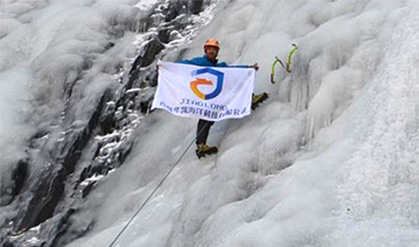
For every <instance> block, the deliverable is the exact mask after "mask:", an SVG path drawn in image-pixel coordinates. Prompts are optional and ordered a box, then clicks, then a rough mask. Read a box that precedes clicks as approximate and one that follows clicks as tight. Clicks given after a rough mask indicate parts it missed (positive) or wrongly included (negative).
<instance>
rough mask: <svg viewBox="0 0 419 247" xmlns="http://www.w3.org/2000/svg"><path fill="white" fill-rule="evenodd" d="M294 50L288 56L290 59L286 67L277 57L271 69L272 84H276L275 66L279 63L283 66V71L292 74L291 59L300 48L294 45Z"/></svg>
mask: <svg viewBox="0 0 419 247" xmlns="http://www.w3.org/2000/svg"><path fill="white" fill-rule="evenodd" d="M292 46H293V48H292V50H291V52H290V53H289V54H288V58H287V64H286V65H285V64H284V63H283V62H282V61H281V59H279V58H278V57H277V56H275V61H274V62H273V63H272V68H271V83H272V84H275V78H274V76H275V65H276V64H277V63H279V64H280V65H281V67H282V68H283V69H285V71H286V72H288V73H291V58H292V55H294V53H295V52H296V51H297V50H298V46H297V45H296V44H292Z"/></svg>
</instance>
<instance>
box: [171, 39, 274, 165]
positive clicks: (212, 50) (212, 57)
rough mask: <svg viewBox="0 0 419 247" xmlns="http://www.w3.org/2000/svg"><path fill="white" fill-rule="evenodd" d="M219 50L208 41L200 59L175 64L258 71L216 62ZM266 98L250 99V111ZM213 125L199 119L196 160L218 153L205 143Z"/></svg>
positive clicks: (256, 97) (210, 122)
mask: <svg viewBox="0 0 419 247" xmlns="http://www.w3.org/2000/svg"><path fill="white" fill-rule="evenodd" d="M219 50H220V43H219V42H218V41H217V40H215V39H212V38H211V39H208V40H207V42H206V43H205V45H204V52H205V55H204V56H202V57H195V58H193V59H191V60H186V59H185V60H180V61H177V63H183V64H191V65H196V66H203V67H235V68H254V69H255V70H258V69H259V66H258V65H257V64H254V65H228V64H227V63H225V62H218V60H217V56H218V52H219ZM267 98H268V94H267V93H262V94H259V95H253V97H252V109H255V108H256V107H257V106H258V104H259V103H261V102H262V101H264V100H265V99H267ZM213 124H214V122H213V121H207V120H204V119H199V121H198V129H197V136H196V145H197V148H196V155H197V156H198V158H201V157H203V156H205V155H207V154H214V153H217V152H218V149H217V147H210V146H208V145H207V144H206V143H207V138H208V134H209V131H210V128H211V126H212V125H213Z"/></svg>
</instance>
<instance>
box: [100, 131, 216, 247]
mask: <svg viewBox="0 0 419 247" xmlns="http://www.w3.org/2000/svg"><path fill="white" fill-rule="evenodd" d="M208 124H209V123H206V124H205V126H204V128H202V129H201V131H200V132H199V133H198V134H197V135H196V136H199V135H200V134H201V133H202V131H203V130H204V129H205V128H206V127H207V125H208ZM195 140H196V137H195V138H194V139H192V141H191V143H189V145H188V147H187V148H186V149H185V151H183V153H182V155H180V157H179V158H178V160H177V161H176V162H175V164H174V165H173V166H172V167H171V168H170V169H169V171H168V172H167V173H166V175H164V177H163V178H162V180H161V181H160V183H159V184H158V185H157V186H156V188H154V190H153V191H152V192H151V194H150V195H149V196H148V197H147V199H146V200H145V201H144V202H143V204H142V205H141V206H140V208H139V209H138V210H137V211H136V212H135V214H134V215H133V216H132V217H131V218H130V220H129V221H128V222H127V224H125V226H124V227H123V228H122V230H121V231H120V232H119V233H118V235H117V236H116V237H115V239H114V240H113V241H112V243H111V244H110V245H109V246H108V247H112V246H113V245H114V244H115V243H116V241H117V240H118V239H119V237H121V235H122V234H123V233H124V231H125V230H126V229H127V228H128V226H129V225H130V224H131V222H132V221H133V220H134V218H135V217H136V216H137V215H138V214H139V213H140V211H141V210H142V209H143V208H144V207H145V205H146V204H147V203H148V201H150V199H151V198H152V197H153V195H154V193H156V191H157V190H158V189H159V188H160V187H161V186H162V184H163V183H164V181H165V180H166V179H167V178H168V177H169V175H170V173H172V171H173V169H175V167H176V166H177V165H178V164H179V162H180V161H181V160H182V158H183V156H185V154H186V152H187V151H188V150H189V148H191V146H192V144H193V143H194V142H195Z"/></svg>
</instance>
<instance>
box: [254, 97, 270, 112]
mask: <svg viewBox="0 0 419 247" xmlns="http://www.w3.org/2000/svg"><path fill="white" fill-rule="evenodd" d="M267 98H269V95H268V94H267V93H261V94H258V95H254V94H253V95H252V110H254V109H256V108H257V107H258V106H259V104H260V103H262V102H263V101H265V100H266V99H267Z"/></svg>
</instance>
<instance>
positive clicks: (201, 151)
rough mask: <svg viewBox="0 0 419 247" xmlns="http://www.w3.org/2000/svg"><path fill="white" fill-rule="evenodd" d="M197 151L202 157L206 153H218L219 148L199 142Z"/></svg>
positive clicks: (197, 154)
mask: <svg viewBox="0 0 419 247" xmlns="http://www.w3.org/2000/svg"><path fill="white" fill-rule="evenodd" d="M195 152H196V156H198V158H199V159H200V158H202V157H205V155H210V154H216V153H217V152H218V148H217V147H210V146H207V145H205V144H198V146H197V148H196V151H195Z"/></svg>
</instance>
